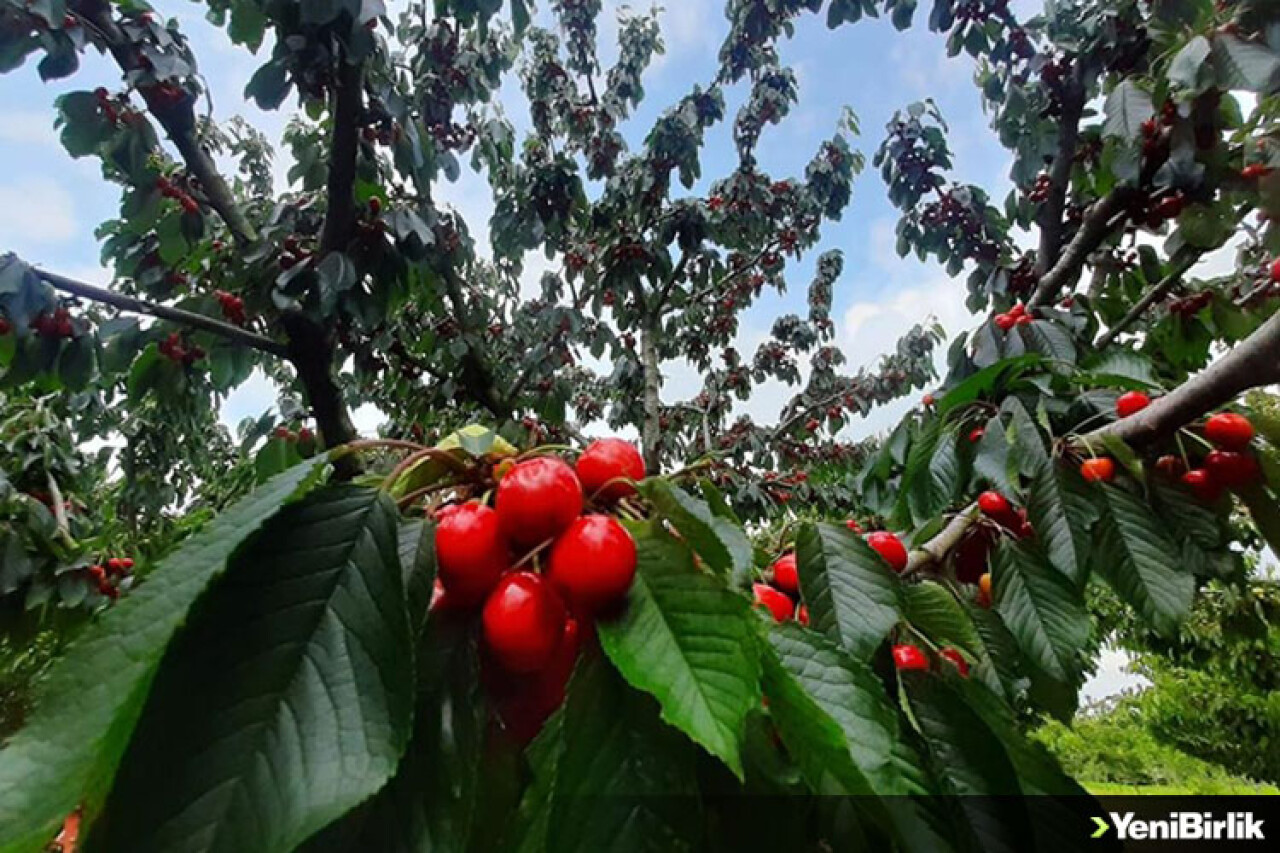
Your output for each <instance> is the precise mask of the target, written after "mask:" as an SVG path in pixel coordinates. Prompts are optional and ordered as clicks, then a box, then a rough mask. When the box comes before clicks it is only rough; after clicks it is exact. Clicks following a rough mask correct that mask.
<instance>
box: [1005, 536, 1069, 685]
mask: <svg viewBox="0 0 1280 853" xmlns="http://www.w3.org/2000/svg"><path fill="white" fill-rule="evenodd" d="M992 581H993V583H994V589H993V590H992V592H993V597H994V599H995V606H996V610H998V611H999V613H1000V615H1001V616H1002V617H1003V618H1004V621H1005V624H1006V625H1008V627H1009V632H1010V633H1011V634H1013V636H1014V638H1015V639H1016V640H1017V641H1018V646H1019V648H1021V649H1022V652H1023V654H1025V655H1026V656H1027V658H1028V659H1030V660H1031V661H1032V662H1033V663H1035V664H1036V665H1037V666H1038V667H1040V669H1042V670H1044V672H1045V673H1046V674H1047V675H1049V676H1050V677H1052V678H1053V679H1055V680H1057V681H1060V682H1064V683H1067V684H1074V683H1076V682H1078V680H1079V678H1080V673H1081V669H1082V663H1081V659H1080V654H1081V652H1082V651H1083V649H1084V647H1085V644H1086V643H1087V642H1088V640H1089V627H1090V622H1089V613H1088V611H1087V610H1085V606H1084V599H1083V597H1082V596H1081V595H1080V592H1079V590H1078V589H1077V587H1076V586H1075V584H1074V583H1073V582H1072V581H1070V580H1068V579H1067V578H1065V577H1064V576H1063V575H1061V574H1060V573H1059V572H1058V571H1056V570H1055V569H1053V568H1052V567H1051V566H1049V565H1048V564H1047V563H1046V562H1045V561H1044V559H1043V558H1042V557H1041V556H1040V555H1039V554H1038V553H1037V552H1036V551H1035V550H1033V549H1032V548H1030V547H1028V546H1027V545H1026V544H1023V543H1020V542H1013V541H1010V540H1006V541H1004V542H1002V543H1001V544H1000V546H999V547H998V548H997V549H996V560H995V565H994V566H993V572H992Z"/></svg>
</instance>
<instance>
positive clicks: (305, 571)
mask: <svg viewBox="0 0 1280 853" xmlns="http://www.w3.org/2000/svg"><path fill="white" fill-rule="evenodd" d="M396 517H397V511H396V508H395V504H394V503H392V501H391V499H390V498H388V497H387V496H386V495H385V494H383V493H381V492H379V491H377V490H374V489H368V488H361V487H358V486H351V485H343V486H332V487H329V488H327V489H324V490H320V491H316V492H314V493H312V494H311V495H309V496H308V497H307V498H306V499H304V500H302V501H300V502H298V503H296V504H293V505H291V506H289V507H287V508H285V509H284V510H283V511H282V512H280V513H279V514H278V515H277V516H275V517H274V518H273V519H272V520H271V521H270V522H268V523H267V525H266V526H265V527H264V528H263V530H262V532H261V534H260V535H258V536H257V537H256V538H255V539H254V540H253V542H252V543H251V544H250V545H248V547H246V548H245V549H243V550H242V551H241V552H239V553H238V554H237V555H236V557H235V558H234V559H233V561H232V562H231V564H230V565H229V567H228V569H227V573H226V577H225V578H224V579H223V580H222V581H221V582H220V583H219V584H217V585H216V586H214V587H213V588H212V590H211V591H210V593H209V594H208V595H207V596H206V597H205V598H204V599H203V600H202V601H201V602H200V603H199V604H198V605H197V606H196V607H195V608H194V609H193V610H192V613H191V615H190V616H189V619H188V624H187V627H186V629H185V630H184V631H183V632H182V633H181V634H179V635H178V637H177V639H176V640H175V642H174V644H173V645H172V646H171V647H170V649H169V650H168V652H167V653H166V655H165V657H164V660H163V661H162V663H161V665H160V668H159V671H158V672H157V674H156V678H155V681H154V683H153V685H152V688H151V691H150V695H149V696H148V698H147V705H146V709H145V710H144V712H143V714H142V717H141V718H140V719H139V721H138V725H137V729H136V731H135V732H134V736H133V739H132V741H130V743H129V748H128V751H127V752H126V754H125V757H124V760H123V761H122V762H121V765H120V772H119V774H118V775H117V777H116V782H115V785H114V786H113V787H112V789H111V794H110V796H109V797H108V799H107V803H106V808H105V809H104V817H105V818H106V819H105V820H103V821H101V822H100V823H99V824H98V827H96V828H95V832H94V834H93V836H92V841H91V845H90V846H91V849H95V848H96V849H106V850H139V849H141V850H155V851H175V853H176V851H187V850H190V851H197V850H198V851H228V853H231V851H248V850H264V851H265V850H291V849H293V848H295V847H297V846H298V845H299V844H301V843H302V842H303V841H304V840H306V839H307V838H309V837H310V836H312V835H313V834H315V833H316V832H317V831H319V830H320V829H322V828H323V827H325V826H326V825H328V824H329V823H331V822H332V821H334V820H336V819H338V818H339V817H341V816H342V815H344V814H345V813H346V812H348V811H349V810H350V809H352V808H353V807H355V806H357V805H358V804H360V803H361V802H362V801H364V800H365V799H367V798H368V797H370V796H372V795H373V794H374V793H376V792H377V791H378V790H379V789H380V788H381V787H382V786H383V785H385V784H386V783H387V781H388V780H390V779H391V777H392V775H393V773H394V772H395V769H396V765H397V764H398V763H399V761H400V756H401V754H402V753H403V752H404V749H405V746H406V744H407V743H408V740H409V735H410V729H411V722H412V715H413V684H414V678H413V669H412V666H413V664H412V656H411V652H410V644H409V643H410V631H409V622H408V615H407V612H406V609H405V601H404V587H403V578H402V575H401V569H400V563H399V556H398V554H397V551H396ZM157 779H164V784H163V785H157V784H156V780H157ZM282 780H287V784H282ZM193 804H198V807H193ZM98 828H100V829H101V830H102V831H101V832H100V833H99V832H97V831H96V829H98Z"/></svg>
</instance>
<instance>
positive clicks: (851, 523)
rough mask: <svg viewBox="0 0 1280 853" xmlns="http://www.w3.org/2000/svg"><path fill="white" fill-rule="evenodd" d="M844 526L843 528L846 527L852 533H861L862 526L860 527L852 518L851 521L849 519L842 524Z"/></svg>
mask: <svg viewBox="0 0 1280 853" xmlns="http://www.w3.org/2000/svg"><path fill="white" fill-rule="evenodd" d="M844 526H845V527H847V528H849V529H850V530H852V531H853V532H854V533H861V532H862V525H861V524H859V523H858V522H857V521H855V520H854V519H852V518H851V519H849V520H848V521H846V522H845V523H844Z"/></svg>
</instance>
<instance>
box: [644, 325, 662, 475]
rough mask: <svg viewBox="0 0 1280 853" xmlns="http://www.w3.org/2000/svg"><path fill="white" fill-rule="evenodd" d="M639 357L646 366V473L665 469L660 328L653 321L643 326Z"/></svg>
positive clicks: (650, 473)
mask: <svg viewBox="0 0 1280 853" xmlns="http://www.w3.org/2000/svg"><path fill="white" fill-rule="evenodd" d="M640 358H641V363H642V365H643V367H644V399H643V402H644V406H643V408H644V419H643V420H642V421H641V424H640V444H641V450H642V455H643V456H644V470H645V473H646V474H648V475H649V476H651V477H654V476H657V475H658V474H661V473H662V449H661V442H662V423H661V418H662V397H661V396H660V394H661V391H660V387H661V383H662V375H661V373H659V364H658V341H657V329H655V328H653V324H652V323H645V324H644V325H643V326H641V327H640Z"/></svg>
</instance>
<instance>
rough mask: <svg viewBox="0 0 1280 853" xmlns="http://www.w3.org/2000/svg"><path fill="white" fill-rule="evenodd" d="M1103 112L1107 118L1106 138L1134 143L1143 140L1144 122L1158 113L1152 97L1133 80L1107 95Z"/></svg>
mask: <svg viewBox="0 0 1280 853" xmlns="http://www.w3.org/2000/svg"><path fill="white" fill-rule="evenodd" d="M1103 112H1104V113H1105V114H1106V117H1107V118H1106V122H1105V123H1104V124H1103V126H1102V133H1103V135H1104V136H1115V137H1119V138H1120V139H1123V140H1125V141H1133V140H1135V139H1139V138H1141V136H1142V124H1143V122H1145V121H1148V120H1149V119H1151V118H1152V117H1153V116H1154V115H1155V112H1156V111H1155V107H1154V106H1153V105H1152V103H1151V96H1150V95H1148V94H1147V93H1146V92H1144V91H1142V90H1141V89H1139V88H1138V86H1137V84H1136V83H1134V82H1133V81H1132V80H1122V81H1121V82H1120V83H1119V84H1118V85H1117V86H1116V87H1115V88H1114V89H1112V90H1111V93H1110V94H1109V95H1107V101H1106V104H1104V105H1103Z"/></svg>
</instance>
